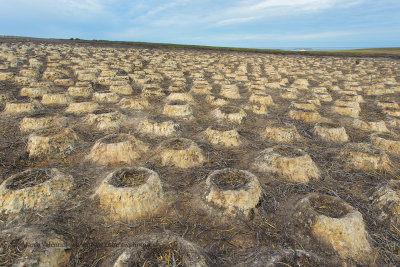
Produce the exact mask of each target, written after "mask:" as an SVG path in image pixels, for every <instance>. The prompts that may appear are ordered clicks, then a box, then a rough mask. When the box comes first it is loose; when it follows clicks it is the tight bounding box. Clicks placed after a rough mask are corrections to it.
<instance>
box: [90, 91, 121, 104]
mask: <svg viewBox="0 0 400 267" xmlns="http://www.w3.org/2000/svg"><path fill="white" fill-rule="evenodd" d="M119 99H120V97H119V94H117V93H115V92H98V93H97V92H96V93H94V94H93V100H94V101H96V102H97V103H118V102H119Z"/></svg>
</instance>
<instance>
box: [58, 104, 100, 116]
mask: <svg viewBox="0 0 400 267" xmlns="http://www.w3.org/2000/svg"><path fill="white" fill-rule="evenodd" d="M99 108H100V105H99V104H97V103H95V102H77V103H70V104H69V105H68V108H67V109H66V110H65V112H67V113H72V114H76V115H79V114H82V113H91V112H93V111H95V110H97V109H99Z"/></svg>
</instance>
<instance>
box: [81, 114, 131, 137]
mask: <svg viewBox="0 0 400 267" xmlns="http://www.w3.org/2000/svg"><path fill="white" fill-rule="evenodd" d="M125 119H126V118H125V116H124V115H123V114H121V113H120V112H119V111H116V110H113V109H102V110H96V111H94V112H93V113H91V114H88V115H86V117H85V118H84V119H83V122H84V123H85V124H87V125H88V126H89V127H91V128H92V129H94V130H96V131H108V132H112V131H118V130H119V129H120V128H121V127H122V125H123V124H124V122H125Z"/></svg>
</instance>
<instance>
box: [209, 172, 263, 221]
mask: <svg viewBox="0 0 400 267" xmlns="http://www.w3.org/2000/svg"><path fill="white" fill-rule="evenodd" d="M206 192H207V193H206V201H207V202H209V203H212V204H213V205H216V206H217V207H219V208H222V209H223V210H224V212H223V214H228V215H233V216H235V215H238V214H243V215H244V216H249V214H250V212H251V211H252V210H253V209H255V207H256V205H257V204H258V202H259V200H260V197H261V194H262V190H261V186H260V182H259V181H258V178H257V177H256V176H255V175H254V174H252V173H250V172H248V171H244V170H237V169H232V168H226V169H222V170H217V171H214V172H212V173H211V174H210V175H209V176H208V177H207V180H206Z"/></svg>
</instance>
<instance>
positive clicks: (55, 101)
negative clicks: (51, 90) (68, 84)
mask: <svg viewBox="0 0 400 267" xmlns="http://www.w3.org/2000/svg"><path fill="white" fill-rule="evenodd" d="M71 102H72V97H71V96H69V95H68V94H45V95H43V97H42V104H43V105H48V106H53V105H61V106H63V105H68V104H69V103H71Z"/></svg>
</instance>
